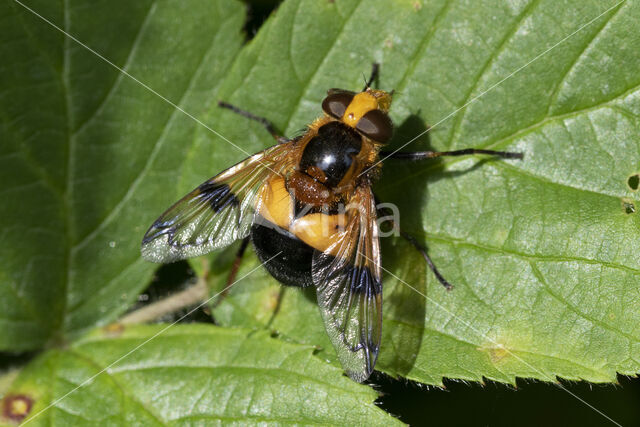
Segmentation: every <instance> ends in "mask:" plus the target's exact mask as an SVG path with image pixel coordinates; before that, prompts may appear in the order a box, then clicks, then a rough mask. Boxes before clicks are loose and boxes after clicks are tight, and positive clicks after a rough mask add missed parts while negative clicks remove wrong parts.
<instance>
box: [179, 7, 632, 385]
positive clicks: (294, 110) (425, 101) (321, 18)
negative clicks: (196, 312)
mask: <svg viewBox="0 0 640 427" xmlns="http://www.w3.org/2000/svg"><path fill="white" fill-rule="evenodd" d="M614 6H615V7H614ZM638 20H640V4H638V3H637V2H629V1H626V2H623V3H621V4H620V5H618V6H616V2H615V1H585V2H579V3H576V2H568V3H567V4H564V3H562V2H557V1H553V0H546V1H543V0H533V1H507V2H500V3H499V4H496V3H492V4H491V5H484V4H481V3H479V2H472V3H469V2H463V1H444V0H443V1H436V0H430V1H424V2H412V1H398V2H391V3H390V2H384V1H382V0H380V1H366V2H365V1H357V0H352V1H340V2H316V1H310V0H309V1H304V0H299V1H297V0H291V1H285V2H284V3H283V4H282V5H281V6H280V8H279V10H278V12H277V14H276V15H275V16H274V17H272V18H271V19H270V20H269V21H268V22H267V23H266V24H265V25H264V26H263V27H262V29H261V30H260V32H259V34H258V36H257V37H256V38H255V39H254V40H253V41H252V42H251V44H249V45H248V46H247V47H246V48H245V49H243V51H242V53H241V55H240V56H239V57H238V59H237V60H236V62H235V64H234V66H233V67H232V71H231V72H230V74H229V77H228V78H227V79H226V80H225V82H224V84H223V85H222V87H221V88H220V96H221V97H222V98H223V99H224V100H225V101H228V102H231V103H233V104H235V105H237V106H239V107H241V108H243V109H246V110H249V111H251V112H253V113H254V114H257V115H263V116H265V117H267V118H269V119H270V120H273V121H274V123H275V124H276V125H277V127H279V128H280V129H282V130H283V131H284V133H285V134H286V135H294V134H295V133H296V131H297V130H298V129H300V128H302V127H303V126H304V125H305V124H306V123H309V122H310V121H311V120H313V119H314V118H315V117H317V116H318V115H319V114H320V113H321V111H320V107H319V106H320V102H321V100H322V98H323V96H324V94H325V91H326V89H327V88H330V87H342V88H346V89H355V90H358V89H359V88H361V87H362V75H363V74H367V73H368V72H369V69H370V64H371V63H372V62H373V61H377V62H380V63H381V77H380V79H379V87H380V88H382V89H385V90H391V89H395V90H396V95H395V97H394V102H393V105H392V107H391V116H392V118H393V120H394V122H395V123H396V125H397V129H396V135H395V137H394V140H393V141H392V146H393V147H395V148H399V147H401V146H402V145H403V144H404V143H406V142H407V141H409V140H411V139H413V138H414V137H416V136H417V135H418V134H420V133H421V132H422V131H424V130H426V129H427V127H428V126H433V127H432V129H431V131H430V132H429V134H428V135H425V136H423V137H422V138H419V140H418V141H415V142H412V143H411V144H410V145H408V146H407V147H406V148H403V149H404V150H406V151H415V150H420V149H425V148H427V147H432V148H434V149H439V150H442V149H456V148H465V147H485V148H494V149H500V150H512V151H519V152H523V153H525V158H524V160H522V161H517V160H510V161H504V160H497V159H491V158H486V157H484V158H483V157H480V156H476V157H466V158H455V159H450V158H448V159H442V160H440V161H434V162H420V163H413V164H410V165H406V164H403V163H399V162H398V161H392V160H389V161H387V162H385V167H384V170H383V174H382V177H381V179H380V181H379V182H378V183H377V184H376V187H375V189H376V192H377V193H378V194H379V196H380V198H381V199H382V200H384V201H387V202H392V203H395V204H396V205H397V206H398V207H399V208H400V212H401V226H402V228H403V229H404V230H405V231H407V232H408V233H410V234H412V235H414V236H415V237H416V238H418V239H419V240H422V241H424V242H425V243H426V244H427V245H428V247H429V252H430V254H431V256H432V258H433V259H434V262H435V263H436V265H437V266H438V267H439V269H440V271H441V272H442V273H443V274H444V275H445V277H446V278H447V279H448V280H449V281H450V282H452V283H453V284H454V289H453V290H452V291H451V292H446V291H445V289H444V288H443V287H442V286H440V284H439V283H438V282H437V281H436V280H435V279H434V277H433V275H432V273H431V272H429V271H428V270H427V269H426V268H425V266H424V261H423V259H422V258H421V257H420V255H419V254H417V253H416V252H415V251H414V250H413V249H412V248H411V247H410V246H408V245H407V244H404V243H400V242H398V241H395V240H394V241H388V242H385V243H384V247H383V253H382V256H383V264H384V267H385V268H386V269H387V270H389V273H388V274H386V276H385V280H384V286H385V292H384V297H385V298H384V309H383V311H384V323H383V331H384V332H383V334H384V335H383V343H382V349H381V353H380V360H379V363H378V365H377V368H378V369H380V370H382V371H384V372H388V373H390V374H393V375H402V376H406V377H408V378H411V379H415V380H418V381H422V382H426V383H432V384H440V383H441V379H442V377H452V378H462V379H467V380H477V381H481V380H482V379H483V378H489V379H493V380H498V381H504V382H510V383H513V382H514V381H515V378H516V377H518V376H520V377H533V378H538V379H543V380H548V381H553V380H555V379H556V377H557V376H560V377H564V378H569V379H585V380H589V381H594V382H610V381H615V379H616V372H619V373H623V374H635V373H637V372H638V371H640V359H639V357H638V354H640V330H639V329H638V327H637V325H638V324H640V311H639V310H638V309H637V307H638V306H639V305H640V260H639V258H638V256H637V254H638V252H639V251H640V228H639V225H640V217H639V216H638V215H640V214H639V213H638V211H639V209H638V208H637V206H638V203H639V202H640V198H639V197H638V193H636V192H634V191H632V189H630V188H629V187H628V185H627V178H628V177H629V175H631V174H633V173H636V172H638V170H639V169H640V151H639V150H638V141H639V140H640V89H639V85H640V74H638V72H637V70H638V69H639V67H640V54H639V53H638V51H637V49H636V48H635V47H637V46H638V45H640V33H638V32H637V31H635V30H636V29H637V22H638ZM211 121H212V122H215V123H216V124H217V126H216V129H217V130H219V131H220V132H222V133H223V134H225V135H226V136H228V137H229V138H230V139H232V140H233V141H236V142H239V141H241V142H242V144H243V147H247V148H248V149H250V150H252V151H257V150H258V149H260V148H262V147H264V146H267V145H270V144H272V140H270V138H269V136H268V134H267V133H266V132H265V131H264V130H263V129H262V128H261V127H260V125H258V124H256V123H254V122H250V121H248V120H244V121H243V120H242V119H241V118H239V117H237V116H236V115H234V114H233V113H231V112H228V111H219V110H218V109H215V108H214V109H212V110H211ZM434 125H435V126H434ZM199 134H200V135H199V138H198V142H197V145H198V147H199V148H202V149H203V151H202V152H203V153H205V154H204V157H205V158H209V157H215V158H216V159H220V160H219V161H216V162H214V165H215V166H220V169H222V164H224V165H225V166H228V165H231V164H233V162H234V161H238V160H240V159H241V158H242V155H241V154H240V153H237V152H234V151H231V150H225V152H223V153H220V152H218V153H217V155H216V154H214V150H216V149H217V148H215V146H214V145H213V144H212V143H211V141H210V140H209V137H208V134H207V133H206V132H205V131H202V130H200V131H199ZM206 147H209V148H208V149H207V148H206ZM206 167H207V168H208V172H206V171H205V170H204V169H203V168H205V165H203V164H201V163H200V164H194V166H193V167H191V168H190V169H189V172H190V173H192V174H193V176H192V177H190V176H186V178H185V180H186V181H188V182H189V183H190V184H189V186H188V187H193V186H195V185H196V184H197V183H198V182H200V181H202V180H203V179H204V178H205V177H206V176H207V175H212V173H211V170H212V165H211V164H209V165H207V166H206ZM634 210H635V211H634ZM386 240H388V239H386ZM253 262H255V261H253ZM243 271H248V270H243ZM394 276H397V277H398V278H397V279H396V278H394ZM409 285H410V286H412V287H413V288H415V289H416V290H417V291H419V292H416V291H414V290H412V289H411V288H409ZM277 289H278V288H277V287H276V285H275V284H274V283H272V282H268V279H266V277H265V275H264V274H262V273H253V274H252V275H250V276H248V277H247V278H245V279H243V280H242V281H241V282H240V283H238V284H236V285H234V287H233V289H232V291H231V295H230V297H229V298H228V301H224V302H222V303H221V304H220V305H219V306H218V307H217V308H216V309H215V310H216V311H215V316H216V318H218V319H219V321H221V322H222V323H224V324H229V325H232V324H240V325H245V326H253V327H269V328H271V329H274V330H277V331H278V332H280V333H281V334H282V336H283V337H287V338H289V339H292V340H295V341H299V342H303V343H309V344H314V345H319V346H321V347H324V348H326V345H327V340H326V337H324V336H323V335H322V332H321V323H320V320H319V316H318V312H317V308H316V307H315V302H314V300H313V293H312V291H311V296H310V295H309V292H307V291H300V290H296V289H287V290H285V292H284V295H283V297H282V304H281V305H280V308H279V310H278V311H277V312H275V317H274V316H272V315H270V314H269V312H268V307H270V306H271V305H272V301H273V298H274V293H276V292H277ZM252 292H254V294H253V295H254V296H253V297H251V295H252V294H251V293H252ZM259 307H262V308H263V309H261V310H257V308H259ZM264 307H267V309H264ZM265 310H266V311H265ZM271 314H273V311H272V312H271ZM312 329H313V331H311V330H312ZM330 353H331V350H330V349H327V354H328V357H330Z"/></svg>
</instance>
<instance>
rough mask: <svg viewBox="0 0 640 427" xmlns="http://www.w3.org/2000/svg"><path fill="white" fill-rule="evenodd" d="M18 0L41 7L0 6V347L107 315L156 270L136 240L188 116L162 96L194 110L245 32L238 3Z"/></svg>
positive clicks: (168, 177) (173, 189)
mask: <svg viewBox="0 0 640 427" xmlns="http://www.w3.org/2000/svg"><path fill="white" fill-rule="evenodd" d="M26 6H27V7H29V8H31V9H32V10H33V12H35V13H37V14H39V15H40V16H41V17H42V18H39V17H38V16H36V15H35V14H34V13H32V12H30V11H29V10H27V9H25V8H24V7H22V6H21V5H20V4H18V3H17V2H15V1H12V0H4V1H2V2H1V3H0V16H1V18H0V28H2V31H0V34H1V35H0V56H1V57H2V58H5V60H4V61H3V66H2V67H0V82H2V83H0V141H2V143H1V144H0V182H2V188H1V189H0V192H1V193H2V196H1V197H2V203H0V220H1V221H2V223H3V224H4V225H5V226H3V228H2V231H1V232H0V349H6V350H25V349H34V348H40V347H42V346H43V345H45V344H46V343H59V342H61V341H65V340H67V339H68V338H70V337H73V336H76V335H77V334H78V332H80V331H83V330H86V329H88V328H90V327H93V326H95V325H100V324H105V323H107V322H109V321H110V320H113V319H114V318H115V317H116V316H117V315H119V314H120V313H122V312H123V311H124V310H125V309H126V308H127V307H128V306H129V304H131V302H132V301H134V300H135V298H136V296H137V294H138V292H139V291H140V290H141V289H143V288H144V287H145V286H146V284H147V283H148V280H149V278H150V276H151V274H152V271H153V270H154V269H155V268H156V267H155V266H154V265H152V264H150V263H147V262H144V261H142V260H141V258H140V250H139V247H140V240H141V238H142V235H143V234H144V231H145V230H146V228H147V227H148V226H149V225H150V224H151V222H152V221H153V220H154V219H155V218H156V217H157V216H158V215H159V214H160V213H161V212H162V210H163V209H165V208H166V207H167V205H166V201H165V200H164V199H163V197H162V196H164V195H169V196H170V197H173V198H176V197H177V196H178V194H179V193H178V192H177V182H178V177H179V175H180V172H181V168H182V166H183V164H184V162H185V159H186V157H187V152H188V151H189V149H190V147H191V146H192V143H193V131H194V128H195V126H197V123H196V122H195V121H194V120H193V118H191V117H188V116H187V115H185V113H183V112H181V111H180V110H178V109H176V108H174V107H173V106H172V105H170V103H169V102H171V103H174V104H176V105H178V106H179V107H180V108H181V109H183V110H184V111H187V112H188V113H189V114H192V115H194V116H203V112H204V111H205V110H206V109H207V105H208V104H209V103H210V102H211V101H212V100H215V90H216V89H217V87H218V85H219V83H220V80H221V78H222V77H223V76H224V75H225V73H226V71H227V68H228V66H229V65H230V62H231V60H232V59H233V57H234V56H235V54H236V52H237V51H238V50H239V49H240V46H241V43H242V40H243V37H242V34H241V32H240V29H241V26H242V23H243V18H244V8H243V7H242V5H241V4H240V3H238V2H235V1H233V2H229V1H222V0H220V1H212V2H199V1H147V0H144V1H136V2H127V1H117V2H112V1H99V2H92V3H91V5H88V4H86V3H85V2H78V1H73V0H70V1H65V2H48V1H31V2H27V4H26ZM177 18H179V19H177ZM43 19H46V20H49V21H50V22H51V23H52V24H53V25H56V26H58V27H59V28H60V29H61V30H64V31H66V32H67V33H69V34H70V35H71V36H73V37H75V38H76V39H77V40H78V41H80V42H82V43H84V44H85V45H86V46H87V47H89V48H91V49H93V50H94V51H95V52H97V53H98V54H100V55H102V56H103V57H104V58H105V59H106V60H108V61H111V62H112V63H113V64H114V65H115V66H117V67H120V68H122V69H124V71H125V72H126V73H128V74H129V75H130V76H132V77H129V76H127V75H125V74H124V73H121V72H120V71H118V70H117V69H116V68H114V67H113V66H111V65H109V64H108V63H106V62H105V61H104V60H103V59H100V58H99V57H98V56H97V55H96V54H95V53H92V52H90V51H89V50H87V48H85V47H83V46H81V45H80V44H78V43H77V42H75V41H73V40H72V39H70V38H68V37H65V36H64V35H63V34H62V33H61V32H59V31H57V30H56V29H55V28H53V27H52V26H51V25H49V24H47V23H46V22H45V21H44V20H43ZM134 79H137V80H138V81H135V80H134ZM143 85H146V86H147V88H145V87H144V86H143ZM152 91H155V92H157V94H154V93H153V92H152ZM158 94H159V95H161V96H162V97H165V98H166V100H163V99H162V98H161V97H160V96H158ZM167 101H169V102H167Z"/></svg>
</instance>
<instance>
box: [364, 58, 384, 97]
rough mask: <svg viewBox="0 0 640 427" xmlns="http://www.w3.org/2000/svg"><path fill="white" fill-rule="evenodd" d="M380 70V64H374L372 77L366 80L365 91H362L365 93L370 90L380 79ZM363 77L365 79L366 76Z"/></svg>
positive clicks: (372, 65)
mask: <svg viewBox="0 0 640 427" xmlns="http://www.w3.org/2000/svg"><path fill="white" fill-rule="evenodd" d="M379 69H380V64H378V63H377V62H374V63H373V64H371V75H370V76H369V79H368V80H365V83H364V89H362V91H363V92H364V91H365V90H367V89H368V88H370V87H371V84H372V83H373V82H374V80H376V79H377V78H378V71H379ZM363 77H364V74H363Z"/></svg>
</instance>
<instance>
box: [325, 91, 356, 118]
mask: <svg viewBox="0 0 640 427" xmlns="http://www.w3.org/2000/svg"><path fill="white" fill-rule="evenodd" d="M352 100H353V93H351V92H334V93H329V95H327V97H326V98H325V99H324V101H322V110H323V111H324V112H325V113H327V114H328V115H330V116H331V117H334V118H336V119H341V118H342V116H343V115H344V112H345V111H346V110H347V107H348V106H349V104H351V101H352Z"/></svg>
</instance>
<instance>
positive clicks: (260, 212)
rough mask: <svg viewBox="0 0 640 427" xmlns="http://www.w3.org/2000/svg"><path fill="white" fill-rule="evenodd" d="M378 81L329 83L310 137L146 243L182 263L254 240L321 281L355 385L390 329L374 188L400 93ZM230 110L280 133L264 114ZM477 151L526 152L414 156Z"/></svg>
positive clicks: (280, 276)
mask: <svg viewBox="0 0 640 427" xmlns="http://www.w3.org/2000/svg"><path fill="white" fill-rule="evenodd" d="M375 70H376V69H375V68H374V75H375ZM372 80H373V76H372V78H371V79H370V80H369V82H368V83H367V85H366V86H365V89H364V90H363V91H362V92H358V93H356V92H351V91H346V90H340V89H331V90H329V92H328V95H327V97H326V98H325V99H324V101H323V103H322V109H323V111H324V115H323V117H321V118H318V119H316V120H315V121H314V122H313V123H311V124H310V125H309V126H308V127H307V129H306V131H305V133H304V134H303V135H302V136H300V137H297V138H294V139H291V140H286V139H284V138H279V140H280V143H279V144H277V145H275V146H273V147H271V148H267V149H266V150H264V151H262V152H260V153H257V154H255V155H253V156H251V157H249V158H248V159H246V160H244V161H242V162H240V163H238V164H236V165H235V166H232V167H231V168H229V169H227V170H225V171H224V172H222V173H220V174H219V175H217V176H215V177H213V178H211V179H210V180H208V181H206V182H204V183H203V184H201V185H200V186H199V187H197V188H196V189H195V190H193V191H192V192H191V193H189V194H187V195H186V196H185V197H184V198H182V199H181V200H180V201H178V202H177V203H176V204H174V205H173V206H172V207H171V208H169V209H168V210H167V211H166V212H165V213H164V214H162V215H161V216H160V217H159V218H158V219H157V220H156V221H155V222H154V223H153V225H152V226H151V227H150V228H149V230H148V231H147V233H146V234H145V236H144V239H143V242H142V255H143V257H144V258H145V259H147V260H150V261H154V262H172V261H175V260H178V259H184V258H189V257H194V256H199V255H203V254H205V253H207V252H210V251H212V250H214V249H218V248H222V247H224V246H227V245H229V244H230V243H232V242H233V241H235V240H237V239H245V242H246V239H249V238H250V240H251V242H252V243H253V246H254V247H255V249H256V253H257V254H258V257H259V258H260V259H261V260H262V261H263V265H264V266H265V267H266V269H267V270H268V271H269V272H270V273H271V275H272V276H273V277H275V278H276V279H277V280H278V281H280V282H281V283H283V284H284V285H288V286H300V287H306V286H314V287H315V289H316V293H317V298H318V304H319V306H320V311H321V313H322V316H323V320H324V323H325V327H326V330H327V333H328V334H329V337H330V339H331V342H332V343H333V345H334V347H335V349H336V351H337V354H338V357H339V359H340V361H341V363H342V365H343V367H344V369H345V371H346V372H347V374H348V375H349V376H350V377H351V378H352V379H354V380H356V381H364V380H365V379H366V378H368V377H369V375H370V374H371V372H372V371H373V368H374V366H375V363H376V359H377V356H378V352H379V349H380V339H381V330H382V278H381V276H382V275H381V264H380V246H379V242H378V226H377V223H376V218H377V212H376V204H375V197H374V195H373V192H372V188H371V186H372V183H373V182H374V181H375V180H376V179H377V177H378V175H379V168H380V164H379V154H380V152H381V151H380V150H381V148H382V147H383V145H384V144H385V143H386V142H388V140H389V139H390V138H391V135H392V122H391V120H390V119H389V116H388V115H387V113H388V111H389V107H390V105H391V94H390V93H387V92H385V91H382V90H375V89H371V88H370V87H369V83H370V82H371V81H372ZM221 105H222V106H224V107H227V108H230V109H233V110H236V111H237V112H239V113H240V114H243V115H245V116H247V117H249V118H252V119H256V120H260V121H262V122H263V123H265V124H266V126H267V129H270V130H272V129H273V128H272V127H271V125H270V124H268V123H267V122H266V121H265V120H264V119H260V118H257V117H256V116H253V115H251V114H250V113H246V112H244V111H240V110H237V109H236V108H235V107H232V106H230V105H229V104H224V103H222V104H221ZM463 151H464V152H463ZM473 153H485V154H497V155H501V156H503V157H518V156H519V155H517V154H514V153H504V152H494V151H488V150H472V149H471V150H461V151H455V152H442V153H438V152H421V153H412V156H413V157H412V158H417V159H420V158H431V157H437V156H439V155H459V154H473ZM398 154H399V156H398V157H400V158H404V157H407V153H398ZM411 241H412V243H414V244H415V245H416V246H417V247H418V248H419V249H420V250H421V252H422V253H423V255H424V256H425V259H426V260H427V262H428V263H429V266H430V267H431V268H432V269H433V271H434V273H435V274H436V277H438V279H439V280H440V281H441V282H442V283H443V284H444V285H445V286H450V285H448V283H447V282H446V281H445V280H444V279H443V278H442V276H441V275H440V274H439V273H438V271H437V270H436V269H435V267H434V266H433V263H432V262H431V260H430V259H429V258H428V256H427V254H426V252H425V251H424V249H423V248H420V247H419V245H417V244H416V243H415V241H414V240H411ZM243 247H245V246H243Z"/></svg>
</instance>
